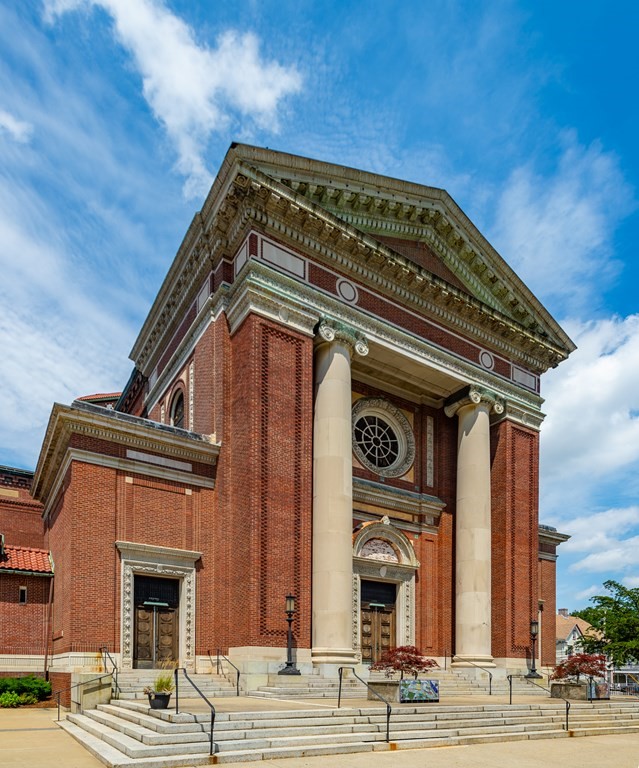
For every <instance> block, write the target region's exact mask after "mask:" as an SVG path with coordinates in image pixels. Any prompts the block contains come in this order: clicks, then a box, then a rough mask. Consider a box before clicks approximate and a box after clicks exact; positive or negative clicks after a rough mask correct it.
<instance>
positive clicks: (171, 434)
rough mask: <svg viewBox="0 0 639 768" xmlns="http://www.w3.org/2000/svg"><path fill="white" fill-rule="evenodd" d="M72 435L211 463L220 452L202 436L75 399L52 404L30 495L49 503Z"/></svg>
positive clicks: (167, 455) (179, 458) (172, 456)
mask: <svg viewBox="0 0 639 768" xmlns="http://www.w3.org/2000/svg"><path fill="white" fill-rule="evenodd" d="M73 434H80V435H85V436H89V437H93V438H96V439H101V440H106V441H109V442H112V443H118V444H120V445H125V446H127V447H129V448H135V449H138V450H141V451H153V452H156V453H158V454H161V455H162V456H165V457H167V458H172V459H178V460H185V461H192V462H197V463H202V464H215V463H216V461H217V457H218V455H219V452H220V445H219V444H217V443H212V442H211V441H210V440H209V438H208V437H206V436H204V435H196V434H194V433H192V432H187V431H186V430H182V429H176V428H175V427H168V426H165V425H162V424H158V423H156V422H153V421H149V420H147V419H140V418H137V417H134V416H129V415H127V414H122V413H117V412H116V411H112V410H107V409H106V408H100V407H99V406H94V405H88V404H86V403H79V402H77V401H76V402H74V403H73V404H72V405H71V406H65V405H60V404H59V403H55V404H54V406H53V410H52V412H51V417H50V419H49V424H48V426H47V431H46V434H45V437H44V441H43V445H42V450H41V452H40V457H39V459H38V466H37V467H36V471H35V476H34V479H33V490H32V494H33V497H34V498H35V499H36V500H37V501H40V502H42V503H43V504H47V502H50V496H51V491H52V489H53V487H54V485H55V484H56V483H57V482H58V480H59V475H60V470H61V468H62V466H63V464H64V462H65V459H66V457H67V455H68V449H69V440H70V438H71V436H72V435H73ZM138 466H141V465H138Z"/></svg>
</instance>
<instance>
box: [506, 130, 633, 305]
mask: <svg viewBox="0 0 639 768" xmlns="http://www.w3.org/2000/svg"><path fill="white" fill-rule="evenodd" d="M633 195H634V193H633V190H632V189H631V188H630V187H629V185H628V184H627V183H626V181H625V180H624V177H623V174H622V172H621V170H620V168H619V163H618V161H617V158H616V156H615V155H613V154H611V153H609V152H605V151H604V150H603V149H602V147H601V146H600V145H599V144H598V143H597V142H594V143H593V144H591V145H590V146H588V147H584V146H582V145H580V144H579V143H578V141H577V138H576V136H575V135H574V133H572V132H566V133H564V134H563V135H562V146H561V155H560V157H559V160H558V162H557V167H556V169H555V171H554V173H553V174H545V175H544V174H541V173H539V172H538V171H536V170H535V168H534V167H533V164H532V163H531V164H529V165H524V166H520V167H519V168H516V169H515V170H514V171H513V173H512V174H511V176H510V179H509V180H508V182H507V184H506V187H505V189H504V192H503V194H502V195H501V199H500V200H499V203H498V207H497V217H496V223H495V227H494V231H493V242H494V243H495V245H496V246H497V247H498V248H499V250H500V251H501V252H502V253H504V254H507V255H508V261H509V263H510V264H511V266H513V267H514V269H515V271H516V272H517V273H518V274H519V275H520V277H521V278H522V279H523V281H524V282H525V283H526V284H527V285H528V286H529V287H530V288H531V289H532V290H533V292H534V293H536V294H537V295H538V296H540V297H542V298H543V300H544V301H545V302H547V303H548V304H549V305H550V307H551V309H553V307H554V306H556V307H557V308H558V309H559V310H560V311H561V313H562V314H563V315H564V316H566V315H570V314H579V313H581V312H582V311H584V310H588V314H592V307H593V303H596V302H597V293H598V292H599V291H600V290H601V288H602V285H605V284H606V283H607V282H608V281H610V280H611V278H612V277H613V276H614V275H616V273H617V271H618V265H617V264H616V262H615V260H614V256H613V235H614V231H615V228H616V226H617V225H618V224H619V222H620V221H621V220H622V219H623V218H624V217H625V216H626V215H627V214H628V213H629V212H630V211H631V210H633V209H634V207H635V204H636V203H635V200H634V197H633Z"/></svg>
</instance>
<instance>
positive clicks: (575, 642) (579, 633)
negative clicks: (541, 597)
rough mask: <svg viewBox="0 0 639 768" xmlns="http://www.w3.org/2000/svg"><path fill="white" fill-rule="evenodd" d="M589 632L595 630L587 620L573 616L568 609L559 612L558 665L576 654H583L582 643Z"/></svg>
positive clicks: (561, 609)
mask: <svg viewBox="0 0 639 768" xmlns="http://www.w3.org/2000/svg"><path fill="white" fill-rule="evenodd" d="M588 631H594V630H593V627H592V624H589V623H588V622H587V621H586V620H585V619H580V618H579V617H578V616H571V615H570V614H569V613H568V609H567V608H560V609H559V610H558V611H557V656H556V660H557V664H561V662H562V661H565V660H566V659H567V658H568V657H569V656H573V655H574V654H575V653H583V651H582V649H581V647H580V642H581V638H582V637H583V636H584V635H585V634H586V633H587V632H588Z"/></svg>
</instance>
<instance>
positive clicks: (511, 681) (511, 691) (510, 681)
mask: <svg viewBox="0 0 639 768" xmlns="http://www.w3.org/2000/svg"><path fill="white" fill-rule="evenodd" d="M506 679H507V680H508V690H509V696H510V698H509V700H508V703H509V704H512V703H513V676H512V675H507V677H506Z"/></svg>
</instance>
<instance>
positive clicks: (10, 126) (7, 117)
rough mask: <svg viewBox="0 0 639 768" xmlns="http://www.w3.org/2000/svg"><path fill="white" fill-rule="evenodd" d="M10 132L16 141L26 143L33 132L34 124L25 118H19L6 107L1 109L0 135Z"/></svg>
mask: <svg viewBox="0 0 639 768" xmlns="http://www.w3.org/2000/svg"><path fill="white" fill-rule="evenodd" d="M3 133H7V134H9V136H11V138H12V139H13V140H14V141H17V142H18V143H20V144H26V143H27V142H28V141H29V139H30V138H31V134H32V133H33V126H32V125H31V123H27V122H25V121H24V120H18V118H16V117H14V116H13V115H12V114H10V113H9V112H7V111H6V110H4V109H0V136H1V135H2V134H3Z"/></svg>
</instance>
